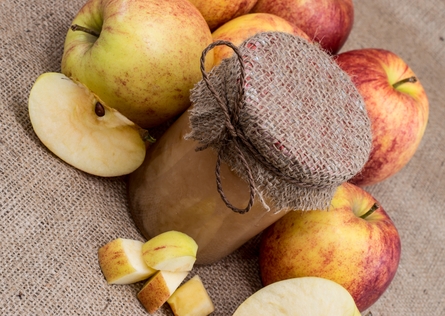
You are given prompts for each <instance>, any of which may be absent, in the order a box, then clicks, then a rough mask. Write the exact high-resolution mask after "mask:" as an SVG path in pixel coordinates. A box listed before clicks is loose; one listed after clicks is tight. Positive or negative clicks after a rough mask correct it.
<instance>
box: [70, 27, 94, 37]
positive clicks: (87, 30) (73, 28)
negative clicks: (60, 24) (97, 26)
mask: <svg viewBox="0 0 445 316" xmlns="http://www.w3.org/2000/svg"><path fill="white" fill-rule="evenodd" d="M70 28H71V30H72V31H74V32H75V31H82V32H85V33H88V34H91V35H93V36H96V37H99V35H100V34H99V33H97V32H96V31H93V30H92V29H89V28H86V27H84V26H81V25H78V24H73V25H71V27H70Z"/></svg>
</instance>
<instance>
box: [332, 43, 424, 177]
mask: <svg viewBox="0 0 445 316" xmlns="http://www.w3.org/2000/svg"><path fill="white" fill-rule="evenodd" d="M335 60H336V61H337V63H338V64H339V66H340V67H341V68H342V69H343V70H344V71H345V72H346V73H348V74H349V75H350V77H351V79H352V81H353V82H354V84H355V85H356V87H357V89H358V91H359V92H360V94H361V95H362V96H363V99H364V101H365V104H366V109H367V112H368V116H369V118H370V120H371V129H372V138H373V139H372V151H371V154H370V157H369V160H368V161H367V163H366V164H365V166H364V168H363V170H362V171H361V172H360V173H359V174H357V175H356V176H355V177H354V178H353V179H352V180H351V182H352V183H354V184H356V185H359V186H366V185H372V184H375V183H378V182H381V181H383V180H385V179H387V178H389V177H390V176H392V175H394V174H396V173H397V172H399V171H400V170H401V169H402V168H403V167H404V166H405V165H406V164H407V163H408V162H409V160H410V159H411V158H412V157H413V156H414V154H415V152H416V151H417V148H418V146H419V144H420V141H421V140H422V137H423V135H424V132H425V129H426V126H427V122H428V113H429V105H428V98H427V95H426V93H425V90H424V88H423V86H422V85H421V83H420V81H419V79H418V78H417V77H416V75H415V74H414V72H413V71H412V70H411V68H409V66H408V65H407V64H406V63H405V62H404V61H403V60H402V59H401V58H400V57H399V56H398V55H396V54H394V53H392V52H390V51H388V50H384V49H371V48H366V49H358V50H352V51H348V52H344V53H341V54H338V55H337V56H335Z"/></svg>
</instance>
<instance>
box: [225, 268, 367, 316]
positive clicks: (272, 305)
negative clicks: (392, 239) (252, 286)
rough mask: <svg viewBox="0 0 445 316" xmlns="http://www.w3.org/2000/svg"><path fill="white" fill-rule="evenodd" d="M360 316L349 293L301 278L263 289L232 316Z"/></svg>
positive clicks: (334, 285)
mask: <svg viewBox="0 0 445 316" xmlns="http://www.w3.org/2000/svg"><path fill="white" fill-rule="evenodd" d="M253 315H255V316H262V315H264V316H266V315H267V316H269V315H273V316H360V312H359V311H358V309H357V306H356V305H355V303H354V300H353V298H352V297H351V295H350V294H349V292H348V291H347V290H346V289H345V288H343V287H342V286H341V285H339V284H338V283H336V282H333V281H330V280H327V279H323V278H318V277H301V278H292V279H287V280H283V281H279V282H276V283H273V284H270V285H268V286H265V287H263V288H262V289H260V290H258V291H257V292H255V293H253V294H252V295H251V296H250V297H249V298H247V299H246V300H245V301H244V302H243V303H242V304H241V305H240V306H239V307H238V308H237V310H236V311H235V313H234V314H233V316H253Z"/></svg>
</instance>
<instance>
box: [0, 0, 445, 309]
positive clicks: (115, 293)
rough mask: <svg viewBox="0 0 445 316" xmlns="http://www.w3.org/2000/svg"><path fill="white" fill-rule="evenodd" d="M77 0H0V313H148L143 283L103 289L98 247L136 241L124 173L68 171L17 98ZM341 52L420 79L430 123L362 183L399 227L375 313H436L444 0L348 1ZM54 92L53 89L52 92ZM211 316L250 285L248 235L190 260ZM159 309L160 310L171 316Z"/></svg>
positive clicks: (59, 36)
mask: <svg viewBox="0 0 445 316" xmlns="http://www.w3.org/2000/svg"><path fill="white" fill-rule="evenodd" d="M82 3H83V1H82V0H72V1H60V0H58V1H56V0H32V1H20V0H1V1H0V133H1V134H0V314H1V315H8V316H9V315H146V313H145V311H144V310H143V309H142V308H141V306H140V305H139V303H138V301H137V299H136V293H137V291H138V289H139V288H140V287H141V284H139V283H138V284H135V285H128V286H127V285H124V286H108V285H107V284H106V283H105V281H104V279H103V277H102V275H101V272H100V270H99V267H98V264H97V256H96V252H97V249H98V247H100V246H102V245H103V244H105V243H106V242H108V241H110V240H112V239H114V238H116V237H126V238H135V239H141V240H142V237H141V235H140V234H139V233H138V232H137V231H136V229H135V227H134V225H133V223H132V221H131V219H130V217H129V214H128V212H127V201H126V195H125V183H124V179H123V178H115V179H102V178H97V177H93V176H89V175H87V174H84V173H82V172H80V171H77V170H75V169H73V168H71V167H69V166H67V165H66V164H64V163H63V162H61V161H60V160H59V159H57V158H55V157H54V156H53V155H52V154H51V153H49V152H48V151H47V150H46V149H45V148H44V147H43V146H42V145H41V144H40V142H39V140H38V139H37V137H36V136H35V134H34V133H33V131H32V128H31V125H30V122H29V118H28V112H27V96H28V93H29V90H30V88H31V85H32V84H33V82H34V80H35V78H36V77H37V76H38V75H39V74H40V73H42V72H45V71H58V70H59V65H60V59H61V54H62V44H63V39H64V36H65V32H66V30H67V27H68V25H69V22H70V21H71V19H72V18H73V16H74V15H75V13H76V12H77V11H78V9H79V8H80V7H81V5H82ZM354 3H355V8H356V20H355V25H354V28H353V31H352V34H351V36H350V38H349V39H348V42H347V43H346V46H345V47H344V49H343V50H349V49H353V48H364V47H379V48H386V49H388V50H391V51H393V52H395V53H397V54H399V55H400V56H401V57H402V58H404V59H405V60H406V61H407V62H408V63H409V65H410V66H411V68H413V69H414V71H415V72H416V74H417V75H418V77H419V79H420V80H421V82H422V83H423V85H424V86H425V88H426V90H427V94H428V96H429V99H430V102H431V112H430V122H429V126H428V128H427V130H426V134H425V137H424V140H423V141H422V143H421V146H420V148H419V150H418V152H417V153H416V155H415V157H414V158H413V159H412V160H411V162H410V163H409V164H408V166H406V167H405V168H404V169H403V170H402V171H401V172H400V173H398V174H397V175H396V176H394V177H392V178H391V179H389V180H387V181H385V182H384V183H380V184H378V185H375V186H373V187H369V188H368V189H367V190H368V191H369V192H371V193H372V194H373V195H374V196H375V197H376V198H377V199H378V200H379V201H380V202H381V204H382V205H383V206H384V208H385V209H386V210H387V212H388V213H389V214H390V215H391V217H392V218H393V220H394V222H395V224H396V225H397V227H398V229H399V231H400V234H401V238H402V246H403V253H402V259H401V262H400V267H399V270H398V273H397V275H396V277H395V279H394V281H393V283H392V284H391V286H390V288H389V289H388V290H387V292H386V293H385V294H384V295H383V296H382V297H381V299H380V300H379V301H378V302H377V303H376V304H375V305H374V306H372V307H371V309H370V310H371V311H372V313H373V315H403V316H404V315H445V282H444V274H445V251H444V248H445V228H444V227H445V215H444V212H443V210H444V209H445V177H444V176H445V146H444V144H443V140H444V137H445V128H444V127H443V124H444V123H443V122H444V121H445V101H444V100H445V89H444V88H443V84H444V83H445V2H444V1H443V0H429V1H423V0H422V1H421V0H412V1H403V0H391V1H387V0H374V1H358V0H356V1H354ZM55 93H57V91H55ZM195 273H198V274H200V276H201V277H202V279H203V281H204V283H205V285H206V286H207V288H208V290H209V293H210V295H211V296H212V298H213V300H214V302H215V305H216V312H215V315H230V314H231V313H232V312H233V311H234V309H235V308H236V306H237V305H238V304H239V303H241V302H242V301H243V300H244V299H245V298H246V297H247V296H249V295H250V294H251V293H252V292H253V291H255V290H256V289H258V288H259V287H260V283H259V278H258V268H257V248H256V243H255V241H252V242H250V243H248V244H246V245H245V246H244V247H242V248H241V249H240V250H239V251H237V252H236V253H235V254H233V255H231V256H229V257H228V258H226V259H224V260H222V261H221V262H218V263H216V264H214V265H212V266H208V267H197V268H195V269H194V270H193V274H195ZM169 313H170V312H169V311H168V309H163V310H162V311H160V312H158V313H157V314H158V315H169Z"/></svg>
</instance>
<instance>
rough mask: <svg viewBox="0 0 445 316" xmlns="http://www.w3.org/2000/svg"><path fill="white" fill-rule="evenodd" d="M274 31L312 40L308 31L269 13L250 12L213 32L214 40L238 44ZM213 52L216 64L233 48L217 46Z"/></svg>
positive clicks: (230, 53)
mask: <svg viewBox="0 0 445 316" xmlns="http://www.w3.org/2000/svg"><path fill="white" fill-rule="evenodd" d="M272 31H274V32H286V33H290V34H294V35H296V36H300V37H302V38H304V39H306V40H308V41H310V38H309V37H308V36H307V35H306V33H304V32H303V31H302V30H301V29H299V28H298V27H297V26H295V25H293V24H291V23H290V22H288V21H286V20H285V19H283V18H280V17H279V16H276V15H273V14H269V13H249V14H245V15H242V16H239V17H237V18H235V19H233V20H230V21H228V22H226V23H224V24H223V25H221V26H220V27H219V28H217V29H216V30H215V31H214V32H213V33H212V37H213V40H214V41H217V40H225V41H230V42H232V43H233V44H235V45H237V46H238V45H240V44H241V43H242V42H244V41H245V40H246V39H248V38H249V37H251V36H254V35H255V34H258V33H261V32H272ZM213 52H214V58H213V65H214V66H216V65H218V64H219V63H220V62H221V60H223V59H224V58H228V57H230V56H232V54H233V50H232V49H231V48H229V47H227V46H217V47H215V48H214V49H213Z"/></svg>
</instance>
